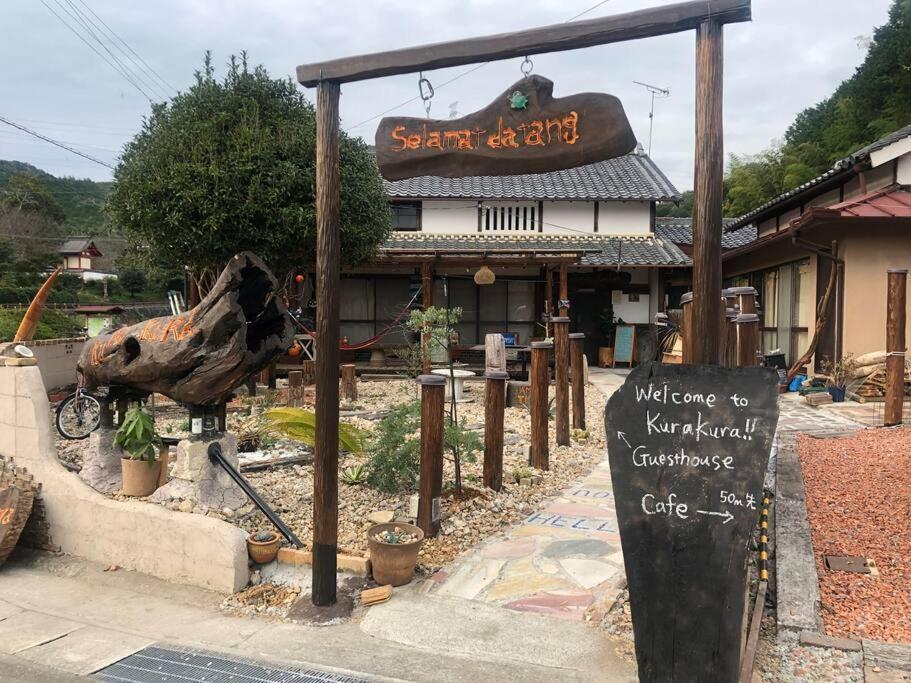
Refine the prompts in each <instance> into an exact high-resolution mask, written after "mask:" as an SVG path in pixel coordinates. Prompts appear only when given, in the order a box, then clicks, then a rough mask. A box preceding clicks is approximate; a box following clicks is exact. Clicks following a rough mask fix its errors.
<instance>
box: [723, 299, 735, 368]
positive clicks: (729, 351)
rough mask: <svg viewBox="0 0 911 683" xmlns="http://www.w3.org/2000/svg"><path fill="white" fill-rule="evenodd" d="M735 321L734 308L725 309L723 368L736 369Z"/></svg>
mask: <svg viewBox="0 0 911 683" xmlns="http://www.w3.org/2000/svg"><path fill="white" fill-rule="evenodd" d="M736 319H737V309H736V308H725V311H724V327H725V341H726V344H725V348H724V366H725V367H727V368H736V367H737V326H736V325H735V324H734V321H735V320H736Z"/></svg>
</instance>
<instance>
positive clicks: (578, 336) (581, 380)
mask: <svg viewBox="0 0 911 683" xmlns="http://www.w3.org/2000/svg"><path fill="white" fill-rule="evenodd" d="M584 351H585V333H584V332H572V333H571V334H570V335H569V357H570V366H571V368H572V378H573V429H585V362H584V360H583V357H584V355H585V354H584Z"/></svg>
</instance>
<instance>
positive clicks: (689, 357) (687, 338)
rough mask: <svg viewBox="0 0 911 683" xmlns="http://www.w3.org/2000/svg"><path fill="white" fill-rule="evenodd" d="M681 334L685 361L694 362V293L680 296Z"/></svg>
mask: <svg viewBox="0 0 911 683" xmlns="http://www.w3.org/2000/svg"><path fill="white" fill-rule="evenodd" d="M680 308H681V309H682V313H681V315H680V336H681V337H683V339H682V343H681V346H682V350H683V362H684V363H692V362H693V293H692V292H686V293H685V294H684V295H683V296H681V297H680Z"/></svg>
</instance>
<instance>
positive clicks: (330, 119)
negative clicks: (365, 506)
mask: <svg viewBox="0 0 911 683" xmlns="http://www.w3.org/2000/svg"><path fill="white" fill-rule="evenodd" d="M338 98H339V84H338V83H335V82H332V81H323V82H321V83H320V84H319V86H318V87H317V91H316V363H315V369H316V373H315V374H316V446H315V448H314V458H313V589H312V593H311V596H312V600H313V604H314V605H319V606H327V605H332V604H333V603H335V597H336V593H335V591H336V569H337V558H336V554H337V551H338V355H339V351H338V342H339V299H338V291H339V287H340V282H339V209H340V191H341V188H340V180H339V169H338V146H339V143H338Z"/></svg>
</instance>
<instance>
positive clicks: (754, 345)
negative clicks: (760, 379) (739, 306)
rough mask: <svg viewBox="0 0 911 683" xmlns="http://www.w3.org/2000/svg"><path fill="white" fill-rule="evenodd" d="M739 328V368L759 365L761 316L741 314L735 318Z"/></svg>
mask: <svg viewBox="0 0 911 683" xmlns="http://www.w3.org/2000/svg"><path fill="white" fill-rule="evenodd" d="M734 327H736V328H737V367H738V368H749V367H752V366H754V365H759V316H758V315H756V314H755V313H741V314H740V315H738V316H737V317H736V318H734Z"/></svg>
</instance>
